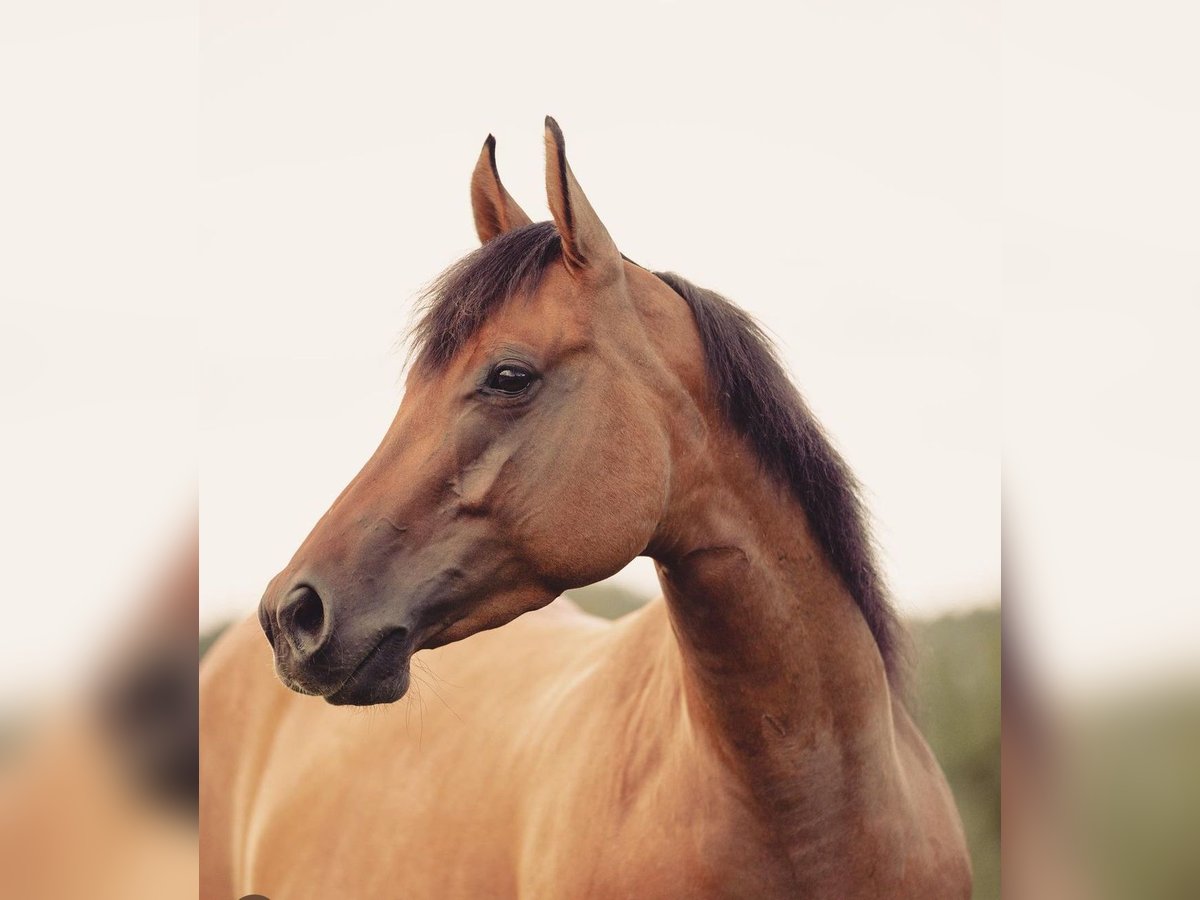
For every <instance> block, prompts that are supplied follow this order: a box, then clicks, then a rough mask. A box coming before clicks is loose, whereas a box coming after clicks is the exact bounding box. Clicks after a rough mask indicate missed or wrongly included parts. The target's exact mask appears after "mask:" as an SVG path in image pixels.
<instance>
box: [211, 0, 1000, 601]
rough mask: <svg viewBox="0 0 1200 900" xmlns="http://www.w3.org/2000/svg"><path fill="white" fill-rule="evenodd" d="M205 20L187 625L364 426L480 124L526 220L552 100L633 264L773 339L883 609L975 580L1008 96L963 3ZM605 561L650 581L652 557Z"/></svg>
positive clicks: (395, 9)
mask: <svg viewBox="0 0 1200 900" xmlns="http://www.w3.org/2000/svg"><path fill="white" fill-rule="evenodd" d="M635 7H636V16H637V22H638V27H636V28H627V27H626V26H625V21H626V20H627V18H628V17H629V16H632V15H634V10H635ZM205 10H206V11H205V20H204V31H203V43H202V47H201V53H202V66H203V68H202V73H201V85H200V109H201V145H200V146H201V160H200V165H201V172H202V176H203V190H204V206H203V225H204V233H203V260H204V263H203V271H204V278H205V282H204V286H203V288H202V291H201V294H202V296H203V297H204V303H205V307H206V315H205V325H206V328H205V331H204V337H203V345H204V348H205V352H204V359H203V368H202V374H201V381H202V384H203V386H204V390H203V399H202V412H201V428H202V433H201V444H200V455H201V459H202V466H203V473H202V484H203V488H202V491H203V542H204V585H203V591H202V596H203V602H204V618H206V619H216V618H219V617H222V616H227V615H235V614H237V615H243V614H246V613H248V612H249V611H250V610H251V609H252V608H253V606H254V604H255V603H256V602H257V600H258V597H259V595H260V593H261V591H262V588H263V587H264V586H265V584H266V581H267V580H268V579H269V578H270V577H271V576H272V575H273V574H274V573H275V571H277V570H278V569H279V568H280V567H282V566H283V564H284V563H286V562H287V560H288V558H289V557H290V555H291V553H292V552H293V551H294V550H295V548H296V546H297V545H298V544H299V542H300V541H301V540H302V539H303V537H304V535H305V534H306V533H307V532H308V530H309V529H310V528H311V527H312V525H313V524H314V523H315V521H316V519H317V517H318V516H319V515H320V514H321V512H323V511H324V509H325V508H326V507H327V505H328V504H329V502H330V501H331V500H332V499H333V497H334V496H336V494H337V493H338V492H339V491H340V489H341V488H342V487H343V486H344V484H345V483H346V482H347V481H348V480H349V478H350V477H351V476H352V475H353V474H354V473H355V472H356V471H357V469H358V468H359V466H360V465H361V464H362V463H363V462H364V461H365V460H366V458H367V457H368V455H369V454H370V453H371V451H372V450H373V449H374V448H375V446H376V444H377V443H378V441H379V439H380V437H381V436H382V434H383V431H384V429H385V428H386V425H387V423H388V422H389V421H390V419H391V416H392V414H393V413H394V410H395V407H396V405H397V403H398V401H399V396H400V371H401V365H402V362H403V358H402V354H400V353H398V352H396V350H395V345H396V339H397V337H398V336H399V335H400V334H401V332H402V330H403V328H404V326H405V325H406V323H407V322H408V321H409V315H410V311H411V301H412V299H413V297H414V295H415V293H416V292H417V290H418V289H419V287H420V286H421V285H422V284H423V283H425V282H427V281H428V280H430V279H431V278H432V277H433V276H434V275H436V274H437V272H438V271H439V270H440V269H442V268H443V267H444V266H445V265H446V264H448V263H449V262H451V261H453V260H454V259H456V258H457V257H459V256H460V255H462V254H463V253H465V252H467V251H469V250H471V249H472V248H473V247H474V246H475V244H476V242H475V235H474V231H473V227H472V220H471V211H470V206H469V198H468V190H467V188H468V181H469V178H470V174H471V169H472V167H473V165H474V163H475V159H476V157H477V156H478V153H479V149H480V146H481V144H482V142H483V139H484V137H485V136H486V135H487V134H488V133H489V132H492V133H494V134H495V135H496V137H497V141H498V156H499V166H500V170H501V175H502V177H503V178H504V180H505V183H506V185H507V186H508V188H509V190H510V191H511V192H512V193H513V195H514V196H515V197H516V198H517V199H518V201H519V202H520V203H522V204H523V205H524V206H525V208H526V209H527V210H528V211H529V212H530V213H531V215H533V216H534V218H548V213H547V211H546V201H545V188H544V151H543V138H542V119H543V117H544V116H545V115H546V114H547V113H550V114H553V115H554V116H555V117H556V118H557V119H558V120H559V122H560V124H561V125H562V127H563V129H564V132H565V134H566V139H567V146H568V154H569V157H570V159H571V163H572V166H573V168H574V170H575V172H576V174H577V176H578V177H579V178H580V180H581V182H582V184H583V186H584V189H585V190H586V191H587V193H588V195H589V197H590V198H591V200H592V203H593V205H594V206H595V207H596V209H597V211H598V212H599V213H600V215H601V216H602V217H603V219H604V221H605V223H606V224H607V226H608V228H609V231H610V232H611V233H612V234H613V236H614V239H615V240H616V241H617V243H618V245H619V246H620V247H621V249H622V250H623V251H624V252H625V253H626V254H627V255H629V256H630V257H632V258H633V259H636V260H637V261H638V262H640V263H642V264H643V265H647V266H650V267H651V268H660V269H671V270H674V271H678V272H680V273H682V274H684V275H686V276H687V277H689V278H691V279H692V280H694V281H696V282H697V283H699V284H701V285H704V286H707V287H712V288H714V289H717V290H720V291H721V292H723V293H725V294H726V295H727V296H729V297H730V298H732V299H733V300H735V301H736V302H738V303H740V304H741V305H743V306H744V307H745V308H747V309H748V310H750V311H751V312H753V313H754V314H755V315H756V316H757V317H758V318H759V320H760V321H761V322H762V323H763V324H764V325H765V326H766V327H767V328H768V329H769V330H770V332H771V333H772V334H773V335H775V336H776V338H777V339H778V341H779V344H780V346H781V348H782V350H783V355H784V359H785V361H786V364H787V366H788V368H789V370H790V371H791V372H792V374H793V375H794V377H795V378H796V380H797V382H798V383H799V385H800V386H801V389H802V390H803V391H804V393H805V395H806V396H807V397H808V399H809V401H810V403H811V405H812V406H813V408H814V409H815V410H816V412H817V414H818V416H819V417H820V418H821V419H822V421H823V422H824V424H825V425H826V426H827V428H828V430H829V431H830V433H831V434H832V435H833V436H834V438H835V440H836V442H837V444H838V445H839V447H840V448H841V449H842V450H843V451H844V453H845V455H846V457H847V458H848V459H849V461H850V463H851V464H852V466H853V468H854V469H855V471H856V472H857V473H858V475H859V477H860V478H861V479H862V481H863V483H864V485H865V486H866V489H867V495H868V501H869V505H870V507H871V509H872V510H873V512H874V515H875V517H876V525H877V531H878V536H879V539H880V544H881V546H882V549H883V553H884V558H885V564H886V567H887V571H888V574H889V575H890V578H891V581H892V583H893V585H894V587H895V591H896V594H897V596H898V598H899V599H900V601H901V603H902V604H903V607H904V609H905V611H906V612H910V613H920V614H931V613H936V612H938V611H942V610H945V609H951V608H958V607H963V606H972V605H978V604H980V603H981V602H986V601H989V600H992V599H994V598H995V597H996V596H997V595H998V593H999V571H1000V524H999V523H1000V486H999V479H1000V417H999V409H1000V327H999V306H998V304H999V292H1000V265H1001V259H1000V253H1001V247H1000V241H999V227H998V222H997V218H996V213H997V208H998V204H999V202H1000V190H1001V183H1000V181H999V179H998V178H997V172H998V170H999V165H1000V150H1001V145H1000V141H999V121H998V119H997V116H996V110H997V109H998V107H999V104H1000V101H1001V95H1000V85H999V82H998V79H997V64H998V59H997V53H998V50H999V47H998V44H997V40H996V35H995V33H994V32H992V31H990V30H989V28H988V22H987V19H986V16H985V15H984V14H983V13H981V12H980V11H979V10H971V9H965V8H958V7H956V6H955V5H954V4H950V3H946V4H944V5H943V6H942V7H941V8H940V9H939V11H938V13H937V17H938V22H937V27H931V26H932V25H933V24H934V22H933V20H932V19H931V18H930V17H929V15H925V14H922V15H915V16H914V15H901V14H899V13H898V12H894V11H888V10H887V8H886V7H885V6H883V5H880V6H877V7H875V8H874V12H873V17H870V18H864V16H863V15H862V14H861V12H862V11H861V10H859V11H855V10H851V9H841V8H839V7H837V6H833V5H821V6H816V7H812V8H810V9H809V10H808V11H800V10H792V11H791V12H790V13H786V14H784V15H783V17H782V18H780V13H779V12H778V11H776V12H772V13H771V14H770V16H769V18H770V19H774V21H768V20H767V18H766V17H767V14H766V12H765V11H764V12H763V13H762V14H757V13H755V12H754V7H753V6H751V7H744V8H743V7H739V8H738V10H737V12H736V14H734V13H732V12H731V11H730V10H727V9H724V8H721V9H714V8H711V7H710V8H708V9H704V8H702V7H697V6H694V5H692V4H688V5H682V4H680V5H676V4H664V3H657V4H656V3H645V4H641V3H640V4H635V5H632V6H628V7H627V8H625V9H624V11H622V8H621V5H620V4H617V5H616V6H610V7H606V9H605V13H604V15H602V16H601V15H596V16H594V17H592V16H588V17H586V21H585V20H584V18H582V17H581V14H580V13H570V14H568V15H566V17H565V18H564V16H563V15H562V14H561V13H562V8H561V6H560V5H558V4H546V5H544V6H543V8H542V11H543V12H544V13H545V14H543V15H531V16H529V17H528V19H527V20H526V21H525V22H524V24H523V26H522V27H519V28H514V27H513V24H514V21H513V18H512V13H511V11H510V9H509V7H508V6H507V5H506V4H496V5H493V6H489V7H486V8H484V9H482V10H481V11H479V12H477V13H475V14H473V15H472V16H470V17H467V18H464V15H463V13H462V11H461V10H459V9H457V8H456V7H455V6H454V5H453V4H451V5H441V4H425V5H422V7H421V8H420V9H414V8H413V7H411V6H410V5H394V4H369V5H366V6H362V5H358V4H355V5H345V6H332V5H330V4H326V3H318V4H304V3H301V4H291V3H289V4H286V5H276V6H263V5H255V4H250V5H247V4H245V3H243V2H228V3H210V4H207V5H206V7H205ZM572 23H574V24H572ZM500 28H506V33H508V34H510V35H511V36H510V37H509V38H508V39H507V40H505V41H503V42H501V43H500V44H497V42H496V37H495V36H496V33H497V30H498V29H500ZM579 29H582V31H583V32H584V33H586V37H587V39H586V41H581V40H580V39H579V37H578V34H579ZM450 33H453V34H454V35H455V38H454V40H453V41H442V40H436V39H431V38H432V36H436V35H447V34H450ZM668 33H671V34H673V37H672V38H671V39H670V40H666V39H663V37H662V35H665V34H668ZM750 41H754V42H755V43H756V44H757V46H756V47H755V48H754V49H753V50H751V49H750V47H749V46H748V44H749V42H750ZM631 61H636V64H630V63H631ZM947 73H953V77H947ZM618 577H619V578H621V579H622V580H625V581H627V582H629V583H631V584H633V585H634V586H636V587H637V588H639V589H641V590H644V591H646V592H652V591H656V590H657V583H656V581H655V579H654V575H653V570H652V567H651V566H650V565H649V563H648V562H645V561H643V563H641V564H639V565H635V566H634V567H633V568H632V569H631V570H629V571H628V572H626V573H624V574H623V575H621V576H618Z"/></svg>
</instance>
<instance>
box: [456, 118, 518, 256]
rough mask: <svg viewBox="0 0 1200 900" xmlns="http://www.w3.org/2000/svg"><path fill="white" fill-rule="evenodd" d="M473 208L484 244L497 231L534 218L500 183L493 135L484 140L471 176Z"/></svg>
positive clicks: (478, 231)
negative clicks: (531, 217)
mask: <svg viewBox="0 0 1200 900" xmlns="http://www.w3.org/2000/svg"><path fill="white" fill-rule="evenodd" d="M471 210H472V212H474V213H475V231H476V233H478V235H479V240H480V241H481V242H482V243H484V244H486V243H487V242H488V241H490V240H491V239H492V238H494V237H495V236H496V235H498V234H504V232H506V231H512V230H513V229H514V228H520V227H521V226H522V225H528V224H530V223H531V222H532V221H533V220H532V219H530V218H529V216H527V215H525V210H523V209H521V207H519V206H517V201H516V200H514V199H513V198H512V197H511V196H510V195H509V193H508V191H506V190H505V189H504V185H503V184H501V183H500V173H499V172H498V171H497V170H496V139H495V138H494V137H492V136H491V135H490V134H489V135H488V136H487V140H486V141H484V142H483V151H482V152H481V153H480V154H479V161H478V162H477V163H475V172H474V174H473V175H472V176H471Z"/></svg>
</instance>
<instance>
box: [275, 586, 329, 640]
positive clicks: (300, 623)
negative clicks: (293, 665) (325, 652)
mask: <svg viewBox="0 0 1200 900" xmlns="http://www.w3.org/2000/svg"><path fill="white" fill-rule="evenodd" d="M278 625H279V630H280V631H282V632H283V634H284V635H285V636H286V637H287V642H288V643H289V644H291V645H292V649H293V650H295V651H296V653H298V654H299V655H300V657H301V658H304V657H308V656H311V655H312V654H313V653H315V652H316V651H317V650H319V649H320V647H321V644H322V642H323V640H324V634H325V603H324V601H323V600H322V599H321V595H320V594H318V593H317V592H316V590H315V589H313V588H312V587H310V586H309V585H307V584H302V585H299V586H298V587H296V588H294V589H293V590H292V592H291V593H290V594H288V597H287V600H285V601H284V602H283V606H282V607H280V610H279V622H278Z"/></svg>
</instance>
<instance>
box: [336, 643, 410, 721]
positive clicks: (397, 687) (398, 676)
mask: <svg viewBox="0 0 1200 900" xmlns="http://www.w3.org/2000/svg"><path fill="white" fill-rule="evenodd" d="M408 639H409V631H408V629H407V628H397V629H395V630H394V631H392V632H390V633H389V634H388V635H387V636H386V637H385V638H384V639H383V640H381V641H380V642H379V643H378V644H376V645H375V646H374V647H373V648H372V649H371V650H370V652H368V653H367V655H366V656H364V657H363V658H362V661H361V662H359V664H358V665H357V666H355V667H354V670H353V671H352V672H351V673H350V674H349V675H348V676H346V679H345V681H343V682H342V683H341V685H339V686H338V687H337V688H335V689H334V690H332V691H330V692H329V693H328V694H326V695H325V702H326V703H330V704H332V705H334V706H371V705H373V704H376V703H392V702H394V701H396V700H399V699H400V698H401V697H403V696H404V695H405V693H406V692H407V691H408V683H409V659H410V658H411V656H412V653H411V648H410V647H409V641H408Z"/></svg>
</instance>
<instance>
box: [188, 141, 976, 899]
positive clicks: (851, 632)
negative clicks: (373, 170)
mask: <svg viewBox="0 0 1200 900" xmlns="http://www.w3.org/2000/svg"><path fill="white" fill-rule="evenodd" d="M545 140H546V190H547V197H548V201H549V207H550V211H551V214H552V221H547V222H538V223H535V222H533V221H532V220H531V218H530V217H529V216H528V215H527V214H526V213H525V212H524V211H523V210H522V209H521V207H520V206H518V205H517V203H516V202H515V201H514V199H513V198H512V196H511V195H510V194H509V193H508V191H507V190H506V189H505V187H504V186H503V184H502V182H501V180H500V176H499V172H498V170H497V167H496V156H495V140H494V138H492V137H491V136H489V137H488V139H487V141H486V143H485V144H484V147H483V150H482V152H481V153H480V156H479V160H478V163H477V164H476V167H475V170H474V173H473V176H472V179H471V198H472V207H473V213H474V220H475V226H476V230H477V232H478V235H479V238H480V241H481V246H480V247H479V248H478V249H477V250H475V251H474V252H472V253H471V254H469V255H467V256H466V257H464V258H463V259H462V260H460V261H459V262H457V263H455V264H453V265H452V266H451V267H450V268H449V269H448V270H446V271H445V272H444V273H443V274H442V275H441V276H440V277H439V278H438V279H437V280H436V281H434V282H433V283H432V285H431V287H430V288H429V290H428V292H427V293H426V295H425V298H424V305H423V313H422V315H421V318H420V320H419V322H418V323H417V324H416V326H415V328H414V333H413V339H414V343H413V348H414V349H413V356H412V358H411V359H410V363H411V364H410V366H409V371H408V373H407V375H406V382H405V393H404V397H403V399H402V401H401V403H400V406H399V410H398V412H397V414H396V416H395V419H394V421H393V422H392V424H391V426H390V427H389V428H388V430H387V432H386V434H385V436H384V437H383V440H382V442H381V444H380V445H379V447H378V449H377V450H376V451H375V453H374V454H373V455H372V456H371V457H370V459H369V460H368V461H367V462H366V464H365V465H364V466H363V468H362V470H361V471H360V472H359V473H358V474H357V475H356V476H355V477H354V478H353V480H351V481H350V483H349V484H348V485H347V487H346V488H345V489H344V490H343V491H342V493H341V495H340V496H338V497H337V499H336V500H335V501H334V502H333V504H332V506H331V507H330V508H329V510H328V511H327V512H326V513H325V514H324V515H323V516H322V518H321V519H320V520H319V521H318V522H317V524H316V525H315V527H314V528H313V530H312V532H311V533H310V534H309V536H308V537H307V538H306V539H305V540H304V542H303V543H302V544H301V546H300V547H299V549H298V550H297V551H296V553H295V555H294V557H293V558H292V560H291V561H290V562H289V563H288V564H287V566H286V567H285V568H284V569H283V570H282V571H281V572H280V573H279V574H278V575H277V576H276V577H275V578H274V579H273V580H272V581H271V582H270V584H269V585H268V586H267V588H266V591H265V593H264V595H263V597H262V600H261V603H260V604H259V607H258V613H257V616H251V617H249V618H248V619H247V620H245V621H244V622H242V623H241V624H240V625H236V626H234V627H232V628H231V629H230V630H229V632H228V633H227V634H226V635H225V636H224V637H223V638H222V639H221V640H220V641H219V642H218V644H217V645H216V646H215V647H214V649H213V650H212V651H211V652H210V653H209V656H208V658H207V659H206V664H205V666H204V668H203V671H202V676H201V736H202V738H201V739H202V760H201V846H202V849H201V854H202V860H203V862H202V872H201V894H202V896H203V897H204V898H208V900H228V898H230V897H237V896H241V895H242V894H248V893H251V892H255V893H258V894H262V895H265V896H267V897H272V898H279V900H304V898H314V900H315V898H329V897H338V898H366V897H396V898H459V897H462V898H485V897H520V898H616V897H635V898H703V897H755V898H765V897H809V898H817V897H822V898H824V897H830V898H848V897H888V898H906V897H920V898H965V897H968V896H969V895H970V890H971V886H970V885H971V877H970V866H969V862H968V855H967V852H966V848H965V842H964V837H963V830H962V825H961V822H960V820H959V817H958V814H957V811H956V809H955V806H954V802H953V798H952V796H951V794H950V791H949V788H948V786H947V783H946V781H945V778H944V776H943V774H942V772H941V770H940V769H939V767H938V764H937V762H936V761H935V759H934V757H933V755H932V753H931V752H930V750H929V748H928V747H927V745H926V743H925V741H924V739H923V738H922V736H921V735H920V733H919V732H918V730H917V728H916V727H915V726H914V724H913V721H912V720H911V718H910V716H909V714H908V712H907V711H906V709H905V706H904V702H903V696H904V688H903V684H904V675H903V672H904V668H905V666H904V657H905V655H906V653H905V649H904V648H905V641H904V635H903V629H902V626H901V624H900V623H899V620H898V617H897V615H896V613H895V612H894V610H893V607H892V605H891V603H890V600H889V598H888V595H887V592H886V589H885V587H884V583H883V579H882V577H881V576H880V574H879V571H878V568H877V566H876V563H875V561H874V557H873V550H872V543H871V539H870V535H869V533H868V528H867V526H866V524H865V518H864V511H863V506H862V503H861V501H860V499H859V491H858V488H857V485H856V482H855V480H854V477H853V475H852V473H851V472H850V471H849V470H848V468H847V466H846V464H845V463H844V462H843V460H842V458H841V457H840V456H839V455H838V453H837V452H836V451H835V449H834V448H833V447H832V445H831V443H830V441H829V440H828V438H827V437H826V436H825V434H824V432H823V431H822V429H821V427H820V426H819V425H818V423H817V422H816V420H815V419H814V418H813V416H812V414H811V413H810V412H809V410H808V408H807V407H806V405H805V403H804V401H803V400H802V399H801V397H800V395H799V393H798V391H797V390H796V388H795V387H794V386H793V384H792V382H791V381H790V380H789V378H788V376H787V374H786V372H785V371H784V369H783V367H782V366H781V364H780V363H779V361H778V359H777V356H776V354H775V351H774V350H773V349H772V347H771V345H770V344H769V342H768V341H767V340H766V339H765V337H764V335H763V333H762V332H761V331H760V329H759V327H758V326H757V325H756V324H755V322H754V320H752V319H751V318H750V317H749V316H748V315H747V314H746V313H745V312H743V311H742V310H741V309H739V308H738V307H737V306H735V305H734V304H733V303H731V302H730V301H728V300H726V299H724V298H722V297H721V296H719V295H717V294H715V293H713V292H711V291H708V290H704V289H702V288H699V287H696V286H695V285H693V284H692V283H690V282H689V281H687V280H685V279H684V278H682V277H680V276H678V275H674V274H667V273H655V272H651V271H649V270H647V269H644V268H642V267H641V266H639V265H637V264H636V263H634V262H632V261H631V260H629V259H627V258H625V257H624V256H623V255H622V253H621V252H620V251H619V250H618V249H617V246H616V244H615V243H614V241H613V239H612V237H611V236H610V234H609V232H608V230H607V229H606V228H605V226H604V225H603V223H602V222H601V220H600V218H599V217H598V216H597V214H596V212H595V210H594V209H593V207H592V205H591V203H590V202H589V201H588V199H587V197H586V196H585V194H584V192H583V190H582V189H581V187H580V185H579V182H578V181H577V180H576V178H575V175H574V173H573V171H572V169H571V167H570V166H569V165H568V162H567V158H566V151H565V142H564V140H563V136H562V132H561V130H560V129H559V127H558V125H557V124H556V123H555V122H554V120H553V119H549V118H548V119H547V120H546V131H545ZM637 556H648V557H649V558H650V559H652V560H653V562H654V564H655V567H656V571H657V574H658V578H659V581H660V584H661V587H662V596H661V597H659V598H658V599H657V600H655V601H653V602H650V603H649V604H648V605H646V606H645V607H643V608H641V609H639V610H638V611H636V612H633V613H630V614H628V615H626V616H624V617H622V618H620V619H618V620H617V621H615V622H611V623H610V622H607V621H604V620H601V619H598V618H595V617H592V616H589V615H587V614H585V613H584V612H582V611H581V610H580V609H579V608H578V607H576V606H575V605H573V604H572V603H571V602H570V601H569V600H568V599H565V598H563V597H562V596H561V595H562V594H563V592H564V591H566V590H568V589H571V588H578V587H581V586H585V585H589V584H592V583H595V582H597V581H600V580H602V579H604V578H607V577H609V576H611V575H613V574H614V573H616V572H617V571H619V570H620V569H622V568H623V567H624V566H625V565H626V564H628V563H629V562H630V561H632V560H633V559H634V558H635V557H637ZM502 626H503V627H502ZM264 634H265V637H266V640H263V636H264ZM285 686H286V687H285ZM414 686H415V691H416V692H419V693H421V694H424V693H425V691H424V690H422V687H423V686H424V688H425V689H427V690H428V691H429V693H430V694H431V696H430V698H428V699H429V702H428V703H424V702H422V703H420V704H419V705H418V706H417V709H416V711H414V709H413V706H414V703H413V700H412V695H409V697H410V699H409V701H408V703H407V704H401V705H395V701H397V700H399V699H400V698H402V697H405V696H406V694H408V692H409V691H410V689H411V688H414ZM287 688H290V689H291V690H290V691H289V690H287ZM434 693H436V694H437V695H438V696H439V697H440V700H438V699H435V698H434V697H433V696H432V695H433V694H434ZM317 698H323V699H324V701H325V702H324V703H322V702H321V701H320V699H317ZM384 704H393V705H390V706H389V705H384ZM348 705H349V706H374V708H375V709H374V711H373V712H371V713H366V714H364V713H361V712H360V713H358V714H356V713H355V712H353V711H348V710H345V709H339V707H342V706H348Z"/></svg>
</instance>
